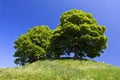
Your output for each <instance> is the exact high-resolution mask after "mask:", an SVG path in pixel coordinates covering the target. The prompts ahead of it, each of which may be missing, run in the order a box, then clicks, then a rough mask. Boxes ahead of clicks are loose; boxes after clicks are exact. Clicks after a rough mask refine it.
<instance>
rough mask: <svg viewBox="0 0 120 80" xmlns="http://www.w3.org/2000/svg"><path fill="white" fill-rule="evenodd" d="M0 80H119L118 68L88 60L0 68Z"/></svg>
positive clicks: (47, 62) (40, 62) (119, 69)
mask: <svg viewBox="0 0 120 80" xmlns="http://www.w3.org/2000/svg"><path fill="white" fill-rule="evenodd" d="M0 80H120V68H117V67H114V66H111V65H108V64H105V63H100V62H95V61H89V60H88V61H85V60H82V61H80V60H71V59H64V60H42V61H37V62H35V63H32V64H28V65H26V66H24V67H15V68H2V69H0Z"/></svg>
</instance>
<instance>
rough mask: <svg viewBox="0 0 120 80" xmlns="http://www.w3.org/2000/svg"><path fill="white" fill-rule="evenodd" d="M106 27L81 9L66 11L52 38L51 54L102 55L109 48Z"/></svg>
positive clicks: (57, 55)
mask: <svg viewBox="0 0 120 80" xmlns="http://www.w3.org/2000/svg"><path fill="white" fill-rule="evenodd" d="M105 31H106V28H105V27H104V26H101V25H98V23H97V21H96V20H95V19H94V18H93V16H92V14H90V13H87V12H83V11H81V10H75V9H74V10H70V11H67V12H64V13H63V14H62V15H61V17H60V24H59V25H58V27H57V29H55V30H54V33H53V36H52V39H51V45H50V46H51V47H52V48H51V52H52V53H51V55H54V56H55V57H60V55H61V54H70V53H71V52H73V53H75V56H74V57H75V58H82V57H89V58H94V57H96V56H100V55H101V53H103V50H104V49H106V48H107V37H106V36H105V34H104V33H105Z"/></svg>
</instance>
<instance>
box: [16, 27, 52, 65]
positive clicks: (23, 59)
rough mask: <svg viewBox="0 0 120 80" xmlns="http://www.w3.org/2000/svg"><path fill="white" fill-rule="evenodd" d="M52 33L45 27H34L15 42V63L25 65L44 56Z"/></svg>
mask: <svg viewBox="0 0 120 80" xmlns="http://www.w3.org/2000/svg"><path fill="white" fill-rule="evenodd" d="M51 34H52V31H51V30H50V29H49V27H47V26H36V27H33V28H32V29H29V30H28V32H27V33H26V34H23V35H21V36H20V37H19V38H18V39H17V40H15V42H14V44H15V46H14V48H15V49H16V52H15V54H14V57H15V63H16V64H19V65H25V64H26V63H32V62H34V61H36V60H39V59H41V58H43V57H44V56H45V54H46V53H47V50H46V49H47V47H48V45H49V43H50V42H49V41H50V40H49V39H50V37H51Z"/></svg>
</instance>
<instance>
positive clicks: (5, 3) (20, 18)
mask: <svg viewBox="0 0 120 80" xmlns="http://www.w3.org/2000/svg"><path fill="white" fill-rule="evenodd" d="M119 3H120V0H90V1H89V0H0V67H14V66H16V65H15V64H14V57H13V54H14V52H15V49H14V48H13V47H14V41H15V40H16V39H17V38H18V37H19V36H20V35H21V34H24V33H26V32H27V30H28V29H29V28H32V27H33V26H39V25H48V26H49V27H50V28H51V29H55V28H56V27H57V25H58V24H59V18H60V15H61V14H62V13H63V12H65V11H67V10H70V9H80V10H83V11H86V12H91V13H92V14H93V15H94V17H95V19H96V20H97V21H98V23H99V24H100V25H105V26H106V27H107V31H106V36H107V37H108V38H109V41H108V48H107V49H106V50H105V52H104V54H103V55H102V56H101V57H100V58H96V59H95V60H97V61H100V62H105V63H108V64H112V65H115V66H119V67H120V62H119V61H120V53H119V50H120V45H119V44H120V43H119V41H120V36H119V35H120V27H119V24H120V10H119V9H120V4H119Z"/></svg>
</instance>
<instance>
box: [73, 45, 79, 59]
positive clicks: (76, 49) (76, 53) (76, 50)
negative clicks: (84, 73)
mask: <svg viewBox="0 0 120 80" xmlns="http://www.w3.org/2000/svg"><path fill="white" fill-rule="evenodd" d="M74 58H75V59H78V58H79V57H78V47H77V46H75V56H74Z"/></svg>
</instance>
